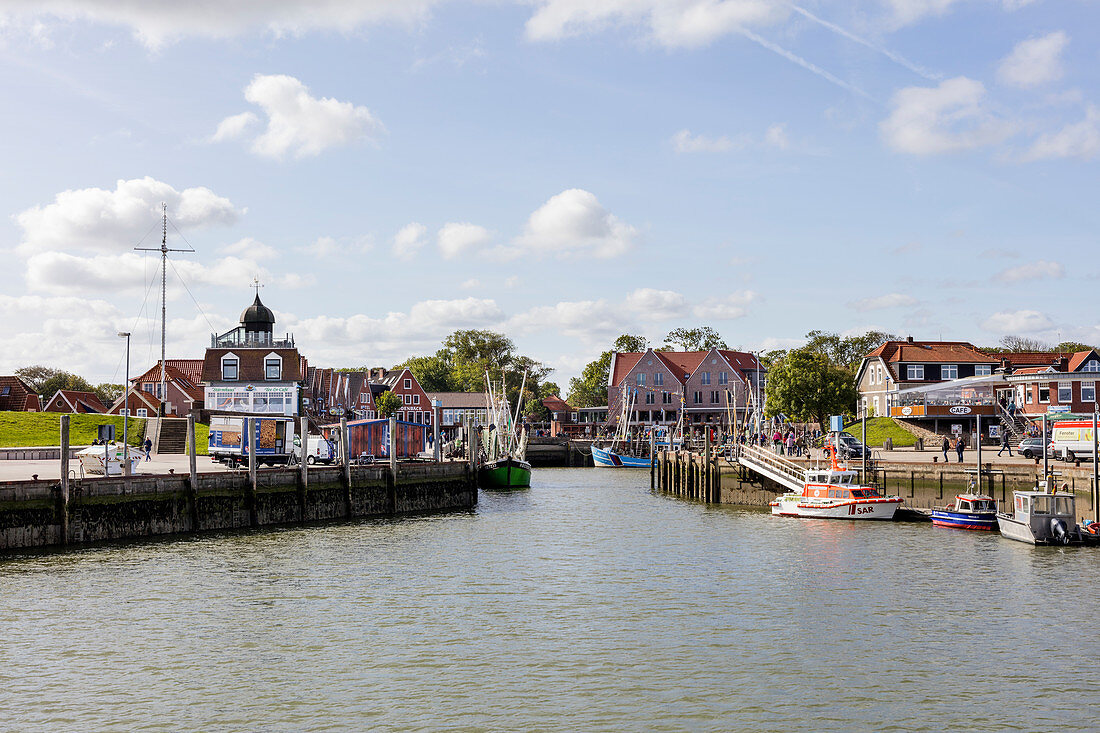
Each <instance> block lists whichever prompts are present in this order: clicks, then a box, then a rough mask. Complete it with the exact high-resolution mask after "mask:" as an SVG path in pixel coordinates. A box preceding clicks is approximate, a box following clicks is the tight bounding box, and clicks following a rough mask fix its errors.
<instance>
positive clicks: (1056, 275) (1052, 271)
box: [993, 260, 1066, 283]
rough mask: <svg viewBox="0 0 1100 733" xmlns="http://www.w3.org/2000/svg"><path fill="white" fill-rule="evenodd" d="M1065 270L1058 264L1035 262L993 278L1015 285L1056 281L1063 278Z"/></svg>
mask: <svg viewBox="0 0 1100 733" xmlns="http://www.w3.org/2000/svg"><path fill="white" fill-rule="evenodd" d="M1065 274H1066V268H1064V267H1063V266H1062V263H1060V262H1050V261H1049V260H1036V261H1034V262H1025V263H1024V264H1022V265H1020V266H1018V267H1009V268H1007V269H1005V270H1001V271H1000V272H998V273H997V274H996V275H994V276H993V279H994V280H999V281H1000V282H1006V283H1016V282H1020V281H1022V280H1047V279H1050V280H1058V279H1060V278H1062V277H1065Z"/></svg>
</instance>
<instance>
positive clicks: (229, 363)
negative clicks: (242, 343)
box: [142, 354, 241, 387]
mask: <svg viewBox="0 0 1100 733" xmlns="http://www.w3.org/2000/svg"><path fill="white" fill-rule="evenodd" d="M240 363H241V362H240V360H239V359H237V356H236V355H235V354H226V355H225V356H223V357H222V381H225V382H236V381H237V379H239V377H238V368H239V367H240ZM142 386H143V387H144V386H145V385H142Z"/></svg>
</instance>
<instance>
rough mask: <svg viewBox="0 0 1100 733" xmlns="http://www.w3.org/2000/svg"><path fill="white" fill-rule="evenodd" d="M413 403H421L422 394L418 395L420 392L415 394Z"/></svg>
mask: <svg viewBox="0 0 1100 733" xmlns="http://www.w3.org/2000/svg"><path fill="white" fill-rule="evenodd" d="M413 404H414V405H419V404H420V395H418V394H414V395H413Z"/></svg>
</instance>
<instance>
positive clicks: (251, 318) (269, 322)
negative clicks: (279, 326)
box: [241, 293, 275, 333]
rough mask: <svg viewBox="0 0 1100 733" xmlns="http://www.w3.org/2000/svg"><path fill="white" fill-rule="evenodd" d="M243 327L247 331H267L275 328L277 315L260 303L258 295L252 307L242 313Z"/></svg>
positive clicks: (257, 294)
mask: <svg viewBox="0 0 1100 733" xmlns="http://www.w3.org/2000/svg"><path fill="white" fill-rule="evenodd" d="M241 325H242V326H244V327H245V330H246V331H267V332H268V333H270V332H271V329H272V328H273V327H274V326H275V314H274V313H272V312H271V309H270V308H268V307H267V306H266V305H264V304H263V303H261V302H260V294H259V293H256V299H255V300H253V301H252V305H250V306H248V307H247V308H245V309H244V310H243V311H242V312H241Z"/></svg>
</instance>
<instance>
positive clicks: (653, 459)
mask: <svg viewBox="0 0 1100 733" xmlns="http://www.w3.org/2000/svg"><path fill="white" fill-rule="evenodd" d="M656 485H657V436H656V435H655V434H654V433H653V431H652V430H651V431H649V488H650V490H652V489H653V488H654V487H655V486H656Z"/></svg>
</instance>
